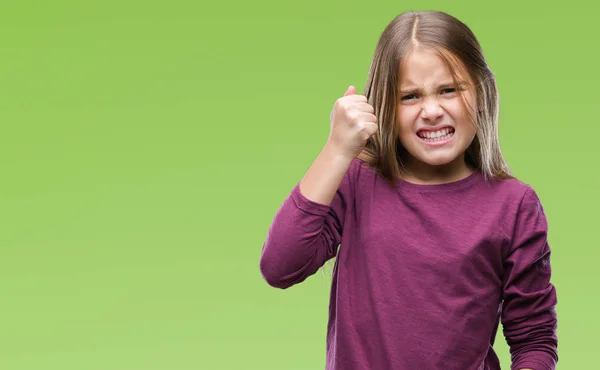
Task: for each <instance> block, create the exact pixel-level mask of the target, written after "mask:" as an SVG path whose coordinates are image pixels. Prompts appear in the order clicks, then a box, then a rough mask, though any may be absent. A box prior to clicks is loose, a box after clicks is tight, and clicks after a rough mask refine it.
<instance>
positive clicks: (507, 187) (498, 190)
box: [485, 178, 540, 206]
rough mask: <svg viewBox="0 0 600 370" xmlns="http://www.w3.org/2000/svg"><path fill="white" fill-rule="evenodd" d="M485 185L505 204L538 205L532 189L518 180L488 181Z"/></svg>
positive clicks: (536, 195)
mask: <svg viewBox="0 0 600 370" xmlns="http://www.w3.org/2000/svg"><path fill="white" fill-rule="evenodd" d="M485 184H486V185H487V188H488V189H489V190H490V191H492V192H493V193H494V194H497V195H498V196H499V197H500V198H501V199H503V200H504V201H505V202H508V203H511V204H514V205H516V206H522V205H531V204H538V203H540V198H539V196H538V193H537V192H536V190H535V189H534V187H533V186H532V185H531V184H530V183H527V182H524V181H522V180H520V179H518V178H510V179H489V180H487V181H486V182H485Z"/></svg>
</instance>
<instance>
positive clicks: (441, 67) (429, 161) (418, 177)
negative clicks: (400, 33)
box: [396, 47, 476, 184]
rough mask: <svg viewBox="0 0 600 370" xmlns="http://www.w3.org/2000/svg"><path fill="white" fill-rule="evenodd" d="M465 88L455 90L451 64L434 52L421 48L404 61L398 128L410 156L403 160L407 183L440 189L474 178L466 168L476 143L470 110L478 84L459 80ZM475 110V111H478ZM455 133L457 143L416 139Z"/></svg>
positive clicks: (400, 82) (397, 108) (467, 77)
mask: <svg viewBox="0 0 600 370" xmlns="http://www.w3.org/2000/svg"><path fill="white" fill-rule="evenodd" d="M459 77H460V79H461V80H463V81H464V82H465V83H464V84H463V83H461V84H460V85H458V86H457V85H455V84H454V82H453V80H452V75H451V74H450V69H449V68H448V66H447V65H446V63H445V62H444V61H443V59H441V58H440V57H439V56H438V55H437V54H435V52H434V51H432V50H430V49H427V48H423V47H416V48H414V49H413V50H412V51H411V53H410V54H409V55H408V56H407V58H405V59H404V61H403V64H402V66H401V73H400V79H399V84H398V88H399V92H400V93H399V100H398V103H397V106H396V117H397V118H396V124H397V125H398V127H399V129H400V142H401V143H402V145H403V146H404V148H405V149H406V151H407V152H408V153H407V154H406V156H405V158H403V161H404V165H405V168H406V171H405V172H404V173H403V176H402V177H403V179H404V180H405V181H409V182H413V183H418V184H440V183H447V182H452V181H457V180H460V179H463V178H465V177H467V176H469V175H470V174H471V173H472V169H471V168H469V166H468V165H467V164H466V163H465V151H466V150H467V148H468V147H469V145H470V144H471V142H472V141H473V139H474V138H475V134H476V129H475V126H474V125H473V124H472V123H471V118H470V116H469V112H468V111H467V108H466V107H465V106H464V104H463V101H462V100H461V98H460V94H459V91H462V92H463V95H464V97H465V99H466V100H467V102H468V103H469V105H468V106H471V107H475V102H476V94H475V90H474V88H473V81H472V79H471V78H470V77H469V76H468V75H467V74H459ZM475 109H476V108H475ZM440 127H452V128H453V129H454V134H453V137H452V138H451V140H450V141H449V142H447V143H446V144H444V145H439V146H432V145H428V144H427V143H425V142H423V140H422V139H421V138H419V136H418V135H417V132H419V131H420V130H422V129H430V130H431V129H436V128H440Z"/></svg>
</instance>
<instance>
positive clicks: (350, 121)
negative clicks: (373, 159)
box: [328, 86, 377, 158]
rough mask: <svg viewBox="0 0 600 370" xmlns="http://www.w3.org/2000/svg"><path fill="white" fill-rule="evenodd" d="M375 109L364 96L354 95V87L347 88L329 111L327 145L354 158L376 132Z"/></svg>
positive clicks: (341, 153) (340, 153)
mask: <svg viewBox="0 0 600 370" xmlns="http://www.w3.org/2000/svg"><path fill="white" fill-rule="evenodd" d="M374 113H375V109H374V108H373V106H371V105H370V104H369V103H368V102H367V97H365V96H364V95H356V88H355V87H354V86H350V87H348V90H346V93H345V94H344V96H343V97H341V98H339V99H338V100H337V101H336V102H335V105H334V107H333V110H332V111H331V116H330V123H331V131H330V134H329V139H328V144H329V145H330V146H331V147H333V148H334V150H335V151H336V152H337V153H338V154H339V155H343V156H347V157H349V158H355V157H356V156H358V154H360V152H361V151H362V149H363V148H364V146H365V144H366V143H367V140H368V139H369V137H371V136H372V135H373V134H375V132H377V117H375V115H374Z"/></svg>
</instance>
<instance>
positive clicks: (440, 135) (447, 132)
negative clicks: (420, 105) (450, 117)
mask: <svg viewBox="0 0 600 370" xmlns="http://www.w3.org/2000/svg"><path fill="white" fill-rule="evenodd" d="M453 135H454V128H452V127H445V128H443V129H441V130H436V131H429V130H420V131H419V132H417V136H418V137H420V138H421V140H423V141H425V142H426V143H437V142H440V141H446V140H448V139H450V138H451V137H452V136H453Z"/></svg>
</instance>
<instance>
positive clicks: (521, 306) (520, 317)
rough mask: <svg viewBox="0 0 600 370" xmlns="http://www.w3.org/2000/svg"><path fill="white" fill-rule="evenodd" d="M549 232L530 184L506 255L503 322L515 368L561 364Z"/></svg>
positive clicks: (548, 369)
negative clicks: (558, 349) (551, 279)
mask: <svg viewBox="0 0 600 370" xmlns="http://www.w3.org/2000/svg"><path fill="white" fill-rule="evenodd" d="M547 236H548V224H547V220H546V217H545V214H544V210H543V208H542V205H541V203H540V201H539V198H538V196H537V194H536V193H535V191H534V190H533V189H532V188H531V187H528V189H527V191H526V193H525V195H524V196H523V199H522V201H521V204H520V206H519V210H518V213H517V218H516V223H515V226H514V232H513V239H512V245H511V247H510V249H509V250H508V251H507V253H506V255H505V259H504V287H503V289H504V292H503V293H504V294H503V298H504V302H503V307H502V325H503V330H504V336H505V338H506V341H507V344H508V345H509V348H510V354H511V359H512V366H511V369H512V370H518V369H522V368H531V369H534V370H554V369H555V367H556V363H557V362H558V353H557V346H558V338H557V335H556V327H557V316H556V311H555V306H556V304H557V296H556V289H555V287H554V286H553V285H552V283H551V282H550V277H551V266H550V247H549V244H548V240H547Z"/></svg>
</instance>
